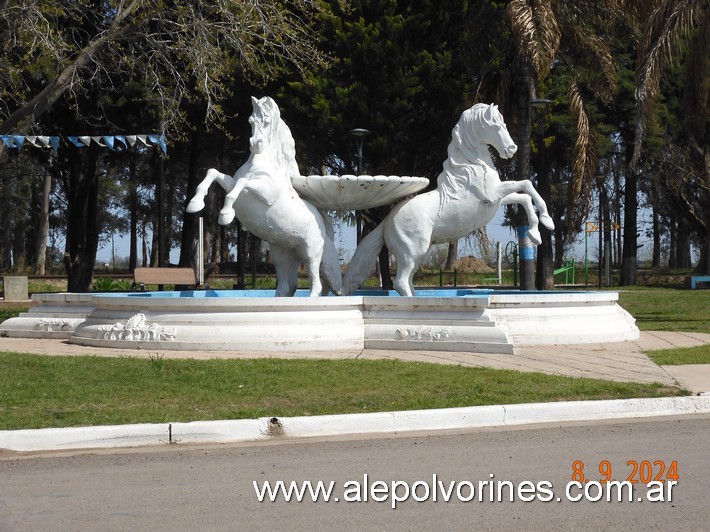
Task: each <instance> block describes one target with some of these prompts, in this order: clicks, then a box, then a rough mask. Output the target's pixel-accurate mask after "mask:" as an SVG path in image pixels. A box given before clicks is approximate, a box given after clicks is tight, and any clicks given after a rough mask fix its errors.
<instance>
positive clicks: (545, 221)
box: [540, 214, 555, 231]
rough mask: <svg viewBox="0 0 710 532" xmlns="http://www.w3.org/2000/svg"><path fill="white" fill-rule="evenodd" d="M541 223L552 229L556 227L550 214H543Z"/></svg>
mask: <svg viewBox="0 0 710 532" xmlns="http://www.w3.org/2000/svg"><path fill="white" fill-rule="evenodd" d="M540 223H541V224H542V225H544V226H545V227H547V228H548V229H549V230H550V231H553V230H554V229H555V222H553V221H552V218H550V215H549V214H541V215H540Z"/></svg>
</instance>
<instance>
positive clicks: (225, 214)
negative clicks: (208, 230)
mask: <svg viewBox="0 0 710 532" xmlns="http://www.w3.org/2000/svg"><path fill="white" fill-rule="evenodd" d="M232 220H234V209H222V210H221V211H220V212H219V225H228V224H231V223H232Z"/></svg>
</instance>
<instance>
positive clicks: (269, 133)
mask: <svg viewBox="0 0 710 532" xmlns="http://www.w3.org/2000/svg"><path fill="white" fill-rule="evenodd" d="M251 103H252V107H253V109H254V110H253V112H252V114H251V116H250V117H249V124H251V138H250V139H249V150H250V151H251V153H252V155H254V156H258V155H264V156H267V157H269V158H270V159H271V161H272V162H273V163H274V164H275V165H276V167H277V169H278V170H279V172H278V173H279V174H280V175H282V176H285V177H286V178H287V181H288V183H290V182H291V177H292V176H297V175H299V170H298V164H297V163H296V146H295V143H294V140H293V136H292V135H291V130H290V129H289V128H288V126H287V125H286V123H285V122H284V121H283V120H282V119H281V112H280V111H279V107H278V105H276V102H275V101H274V100H273V99H271V98H269V97H268V96H264V97H263V98H261V99H259V100H257V99H256V98H254V97H253V96H252V98H251Z"/></svg>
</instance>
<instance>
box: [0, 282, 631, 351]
mask: <svg viewBox="0 0 710 532" xmlns="http://www.w3.org/2000/svg"><path fill="white" fill-rule="evenodd" d="M375 294H377V295H375ZM386 295H387V294H386V293H383V292H381V291H361V292H358V293H356V294H355V295H352V296H348V297H321V298H308V297H294V298H274V297H271V296H273V292H270V291H257V290H254V291H249V290H247V291H231V290H205V291H188V292H147V293H131V294H81V295H79V294H39V295H35V296H33V299H35V301H37V302H38V303H39V304H38V305H37V306H35V307H33V308H32V309H31V310H30V311H29V312H27V313H24V314H23V315H21V316H20V317H18V318H12V319H10V320H7V321H5V322H4V323H3V324H2V325H0V334H4V335H7V336H15V337H45V338H47V337H59V338H69V341H70V342H71V343H76V344H81V345H89V346H98V347H123V348H125V347H130V348H135V349H161V348H163V349H175V350H187V351H210V350H224V349H230V350H241V351H262V352H263V351H274V352H279V351H291V352H308V351H334V350H336V351H337V350H349V351H350V350H358V349H364V348H369V349H394V350H423V351H462V352H477V353H509V354H513V353H514V351H515V347H517V346H528V345H555V344H575V343H596V342H620V341H625V340H634V339H637V338H638V337H639V331H638V328H637V327H636V325H635V320H634V319H633V317H631V315H630V314H628V312H626V311H625V310H624V309H623V308H621V307H620V306H619V305H618V303H617V299H618V294H617V293H615V292H517V291H493V290H420V291H419V292H418V295H417V297H398V296H392V297H383V296H386Z"/></svg>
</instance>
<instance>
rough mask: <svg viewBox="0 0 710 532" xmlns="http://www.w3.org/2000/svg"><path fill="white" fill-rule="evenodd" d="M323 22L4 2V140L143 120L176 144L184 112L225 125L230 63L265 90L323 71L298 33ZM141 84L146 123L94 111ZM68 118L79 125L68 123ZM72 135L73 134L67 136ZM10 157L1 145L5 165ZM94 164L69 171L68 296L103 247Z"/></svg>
mask: <svg viewBox="0 0 710 532" xmlns="http://www.w3.org/2000/svg"><path fill="white" fill-rule="evenodd" d="M320 12H321V4H320V2H319V0H282V1H266V0H257V1H254V2H235V1H232V0H216V1H214V2H197V1H194V2H193V1H189V2H173V1H167V2H166V1H163V0H109V1H106V0H61V1H59V2H50V1H30V0H8V1H5V2H2V3H0V96H1V97H2V98H1V99H2V102H3V105H2V106H0V133H3V134H4V133H10V132H12V133H15V134H18V133H22V134H28V133H31V132H33V131H38V132H45V131H46V130H47V129H48V128H51V129H52V130H53V131H56V132H59V133H64V134H77V133H78V134H86V133H90V132H91V133H95V132H97V130H98V132H99V134H101V129H104V128H106V127H108V126H109V125H110V127H111V128H112V132H126V130H127V126H128V125H129V124H130V125H132V124H134V123H135V122H138V121H139V119H140V118H143V119H146V118H147V119H148V120H143V121H142V122H140V123H141V124H142V126H143V128H144V130H148V131H150V130H151V129H152V130H153V131H165V132H167V133H168V134H169V135H170V136H171V137H178V138H179V136H180V134H181V131H184V130H185V129H186V128H187V126H188V125H189V124H188V118H189V117H188V116H187V115H185V113H184V104H185V103H186V102H189V101H194V100H200V101H202V102H204V105H205V107H206V111H205V113H204V117H205V118H204V120H205V121H206V122H208V123H210V124H213V125H219V124H221V123H223V122H224V120H225V118H226V116H225V114H224V109H223V107H222V106H221V104H222V102H223V101H224V100H225V99H226V98H227V97H228V96H229V95H230V92H231V85H230V83H231V81H230V75H231V74H232V72H233V67H234V65H235V64H238V65H239V67H240V69H241V72H243V74H244V76H246V77H253V78H255V79H269V78H273V77H274V76H276V75H277V74H280V73H281V72H282V71H283V70H284V69H286V68H294V69H295V70H296V71H303V70H306V69H308V68H312V67H314V66H317V65H319V64H321V63H322V62H323V57H322V55H321V54H320V53H319V51H318V50H317V48H316V46H315V42H316V39H315V36H314V33H313V32H312V31H311V30H310V28H309V26H307V25H306V24H304V23H303V22H302V21H303V20H307V19H311V18H313V17H314V16H315V15H316V14H317V13H320ZM135 80H139V82H140V87H141V91H140V92H141V98H140V101H141V102H142V107H143V109H144V110H146V111H148V110H150V111H151V112H141V113H138V114H134V113H129V114H127V113H125V111H126V109H127V108H125V107H124V108H122V109H121V108H117V107H115V106H114V107H111V105H112V104H113V103H116V102H115V101H114V102H111V101H109V100H110V99H107V100H105V101H103V102H102V105H97V101H98V99H99V98H101V97H103V96H105V95H107V94H109V95H113V96H115V97H116V98H115V100H120V98H119V96H120V95H121V93H122V91H123V90H125V88H126V86H127V84H130V83H131V82H132V81H135ZM146 102H147V103H146ZM121 105H125V102H124V103H122V104H121ZM122 111H123V113H122ZM67 115H69V116H72V115H73V116H76V117H77V118H78V120H77V122H74V121H73V120H72V121H70V122H66V121H63V120H64V117H66V116H67ZM60 116H61V117H62V118H61V119H58V117H60ZM113 120H115V121H113ZM69 124H73V127H75V128H76V129H75V130H74V131H68V130H67V129H65V128H67V126H69ZM77 130H79V131H77ZM89 130H91V131H89ZM128 132H132V131H128ZM6 152H7V150H5V149H4V147H3V146H0V160H2V158H3V157H6V155H7V153H6ZM96 163H97V161H96V160H93V161H89V162H88V163H87V164H85V165H82V164H80V163H78V162H76V161H73V162H71V164H69V162H68V163H67V164H69V166H70V167H71V168H72V169H73V170H72V171H71V172H68V173H67V176H69V177H71V179H77V180H79V181H81V182H82V183H84V184H85V185H86V188H84V189H75V188H74V186H73V185H70V186H69V188H68V191H69V194H68V197H69V198H70V201H77V202H78V204H77V205H74V206H70V211H71V214H70V216H68V221H69V223H70V224H78V227H69V232H70V233H71V232H73V231H76V230H79V229H81V230H86V231H87V233H86V234H84V235H75V238H73V239H72V242H74V243H75V244H76V245H77V246H78V247H75V248H73V249H72V250H68V254H69V256H70V257H71V258H70V259H69V260H68V262H67V264H69V265H71V266H68V273H69V275H70V277H71V276H74V275H76V276H77V279H78V280H77V281H76V283H75V282H74V281H73V280H71V279H70V285H71V286H72V289H73V290H76V291H85V290H87V289H88V287H89V283H90V276H89V275H87V274H86V272H83V270H84V269H85V268H89V264H90V263H91V264H93V263H92V260H93V259H92V257H91V249H92V248H93V246H94V243H95V242H97V241H98V227H97V226H96V225H95V223H94V222H95V217H94V216H93V212H92V209H93V208H95V204H94V205H93V206H92V205H91V204H87V203H86V202H85V198H82V197H80V196H81V195H82V194H84V193H86V194H88V197H89V198H91V197H92V196H93V195H94V194H95V192H94V189H93V187H94V183H95V181H94V179H95V178H93V177H91V176H90V175H88V174H90V173H92V171H93V170H92V169H95V168H96ZM86 172H88V174H86V175H85V176H84V177H80V175H83V174H84V173H86ZM170 187H175V185H174V184H170ZM82 191H83V192H82ZM79 215H81V216H86V217H87V218H83V219H81V218H77V216H79ZM83 253H88V255H87V256H81V255H82V254H83ZM79 271H82V272H83V273H78V272H79Z"/></svg>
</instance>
